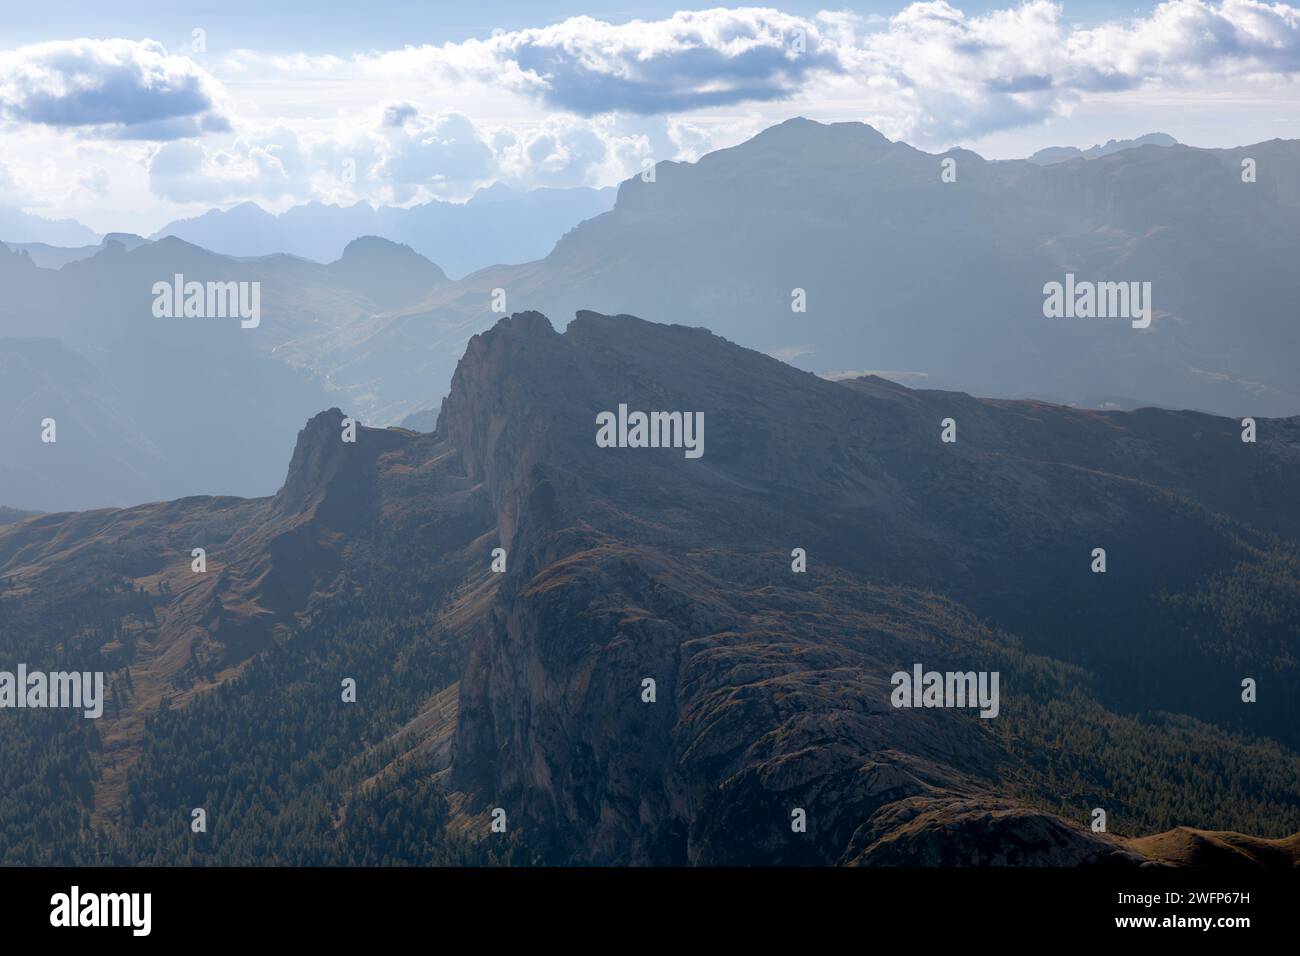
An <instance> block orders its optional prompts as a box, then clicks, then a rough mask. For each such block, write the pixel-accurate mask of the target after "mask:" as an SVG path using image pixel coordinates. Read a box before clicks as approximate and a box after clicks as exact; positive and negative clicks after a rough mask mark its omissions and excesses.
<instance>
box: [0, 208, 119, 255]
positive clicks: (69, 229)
mask: <svg viewBox="0 0 1300 956" xmlns="http://www.w3.org/2000/svg"><path fill="white" fill-rule="evenodd" d="M0 241H4V242H7V243H24V242H35V243H44V244H47V245H52V246H68V247H76V246H88V245H93V244H94V243H96V242H98V241H99V235H98V234H97V233H96V232H95V231H94V230H92V229H88V228H86V227H85V226H83V225H82V224H81V223H79V222H77V221H76V220H75V219H48V218H46V217H44V216H37V215H34V214H32V213H28V212H23V211H22V210H21V209H15V208H13V207H12V206H0Z"/></svg>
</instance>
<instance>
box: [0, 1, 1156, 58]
mask: <svg viewBox="0 0 1300 956" xmlns="http://www.w3.org/2000/svg"><path fill="white" fill-rule="evenodd" d="M715 5H719V6H721V5H725V4H702V5H691V4H683V3H681V2H674V0H643V2H628V0H618V2H614V3H606V2H600V0H590V2H586V3H573V2H563V3H555V2H551V0H500V2H493V0H484V2H466V0H457V2H453V3H443V2H427V0H426V2H416V0H400V2H394V0H374V2H365V3H359V2H337V0H323V2H310V0H275V2H268V0H261V2H257V0H227V2H208V3H184V2H167V3H159V2H156V0H150V2H132V3H130V4H129V7H130V9H126V10H122V9H114V8H120V7H123V6H127V4H121V3H107V2H104V0H76V2H67V0H53V2H49V3H17V2H12V3H9V4H6V7H7V9H6V10H5V14H4V17H3V20H0V46H6V47H9V46H19V45H22V44H25V43H35V42H38V41H40V40H48V39H51V38H53V37H55V36H59V37H64V38H70V37H75V36H96V37H107V36H140V37H146V36H147V37H153V38H155V39H159V40H164V42H165V41H166V40H167V39H168V38H172V39H173V40H175V41H176V42H179V41H180V40H182V39H183V38H188V37H189V34H190V30H191V29H193V28H194V27H195V26H203V27H206V28H207V29H208V30H209V32H217V33H220V34H221V35H223V36H226V37H229V38H230V42H231V44H232V45H235V46H240V47H246V48H249V49H257V50H265V51H268V52H279V53H283V52H294V51H303V52H308V53H351V52H354V51H357V50H364V49H376V50H381V49H393V48H398V47H402V46H405V45H407V44H420V43H444V42H447V41H459V40H465V39H468V38H470V37H474V36H485V35H487V34H490V33H491V32H492V30H494V29H503V30H521V29H525V28H528V27H542V26H546V25H547V24H549V23H558V22H560V21H562V20H566V19H569V18H570V17H578V16H583V15H586V16H591V17H596V18H598V19H601V20H607V21H609V22H611V23H622V22H626V21H628V20H635V19H642V20H646V19H660V18H663V17H669V16H672V14H673V13H675V12H677V11H678V10H704V9H708V7H709V6H715ZM762 5H768V4H762ZM771 5H773V6H777V7H779V8H780V9H781V10H784V11H786V12H787V13H796V14H802V15H805V16H812V15H814V14H816V13H817V12H818V11H820V10H836V9H851V10H854V11H856V12H858V13H862V14H875V15H877V16H885V17H888V16H891V15H893V14H894V13H897V12H898V10H899V9H900V8H901V7H902V6H903V4H901V3H897V2H890V0H869V2H858V3H851V4H835V3H820V2H816V0H791V2H788V3H777V4H771ZM1008 5H1009V4H1007V3H1002V2H986V0H980V2H971V3H961V4H957V6H960V7H961V9H962V10H964V11H965V12H966V13H968V14H981V13H986V12H988V11H989V10H995V9H1000V8H1003V7H1006V6H1008ZM1152 6H1154V4H1149V3H1143V4H1134V3H1132V2H1129V3H1119V2H1109V0H1093V2H1085V3H1070V4H1068V5H1067V9H1066V17H1067V19H1071V20H1077V21H1080V22H1087V23H1096V22H1100V21H1102V20H1105V19H1107V18H1112V17H1124V16H1132V15H1134V14H1137V13H1141V12H1147V11H1149V10H1150V9H1151V8H1152Z"/></svg>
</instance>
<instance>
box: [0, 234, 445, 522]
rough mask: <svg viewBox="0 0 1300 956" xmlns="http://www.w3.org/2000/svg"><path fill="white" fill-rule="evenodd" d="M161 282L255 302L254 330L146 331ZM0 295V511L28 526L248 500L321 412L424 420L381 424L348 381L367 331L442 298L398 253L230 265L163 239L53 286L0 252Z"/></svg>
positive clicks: (184, 327)
mask: <svg viewBox="0 0 1300 956" xmlns="http://www.w3.org/2000/svg"><path fill="white" fill-rule="evenodd" d="M176 276H180V277H181V280H180V281H181V282H182V283H191V282H198V283H201V284H203V286H204V287H205V288H206V287H207V285H208V284H209V283H220V284H222V286H223V287H224V286H225V284H227V283H235V284H244V286H245V287H246V289H245V291H251V289H252V288H253V286H254V285H256V287H257V292H258V299H257V301H258V304H259V315H258V317H257V320H256V324H255V325H254V324H253V320H251V319H249V320H243V321H241V319H240V318H239V317H238V316H234V317H224V318H222V317H202V318H196V317H185V316H173V317H159V316H157V315H155V312H154V309H155V303H156V300H157V294H156V293H155V291H154V288H155V285H156V284H157V283H159V282H162V283H164V284H165V285H166V286H167V287H169V288H170V287H172V286H173V285H174V283H175V282H176V279H175V277H176ZM0 278H2V279H3V281H4V284H5V289H6V292H7V295H6V296H5V297H4V298H3V300H2V301H0V363H3V364H4V365H5V367H6V369H7V370H8V372H9V374H8V375H7V376H6V377H5V380H4V382H3V386H2V387H3V388H4V389H5V391H6V397H7V398H8V399H9V400H8V401H6V402H5V404H4V405H3V412H0V440H3V441H4V444H5V447H6V450H7V454H6V456H5V458H4V459H3V461H0V495H3V500H4V501H5V503H6V504H8V505H9V506H11V507H29V508H37V509H41V510H56V509H59V508H67V507H69V506H75V507H97V506H103V505H122V504H131V503H138V502H141V501H148V500H155V499H158V498H168V497H177V496H181V495H188V494H196V493H203V492H207V493H212V492H216V491H230V492H235V493H240V494H261V493H265V491H266V490H267V489H270V488H274V487H275V485H276V483H277V482H278V481H279V480H280V477H281V476H282V474H283V468H284V462H285V457H284V456H285V449H286V447H287V445H288V444H289V443H290V442H291V441H292V438H293V435H294V433H295V431H296V430H297V428H298V426H299V425H300V424H301V422H302V420H303V419H304V418H306V417H307V416H309V415H311V414H312V413H313V412H315V411H316V410H318V409H320V408H321V407H324V406H327V405H330V404H332V403H333V402H336V401H338V400H339V399H340V398H343V397H350V398H351V399H352V401H353V404H354V405H355V406H356V407H357V408H358V409H359V410H361V411H363V412H364V413H365V414H366V415H367V416H370V415H375V416H377V417H379V418H380V420H381V421H382V420H386V419H396V418H400V417H401V416H402V415H403V414H405V413H407V412H409V411H411V410H413V409H414V408H416V407H418V406H419V404H421V403H427V402H428V401H429V400H430V393H428V392H424V393H421V394H420V397H419V399H418V400H417V401H412V402H411V403H409V404H405V405H404V404H401V403H398V404H397V405H396V406H394V407H393V408H391V409H385V407H384V402H385V399H384V397H383V393H382V390H381V389H378V388H376V387H375V386H374V385H373V383H372V382H370V381H367V380H366V379H365V378H363V377H362V376H364V375H366V374H369V373H368V372H366V371H365V369H364V361H363V359H362V358H358V355H357V343H358V342H359V341H362V342H363V341H364V339H365V337H366V335H367V334H368V331H369V330H370V329H371V327H372V323H373V320H374V317H375V316H379V315H382V314H383V313H384V312H385V311H386V310H388V309H391V308H394V307H397V306H401V305H409V304H410V303H412V302H415V301H419V300H421V299H423V298H425V297H426V296H427V295H428V294H429V292H430V291H431V290H432V289H434V288H436V287H437V286H439V285H442V284H445V283H446V282H447V278H446V276H445V274H444V273H443V272H442V270H441V269H439V268H438V267H437V266H435V265H433V264H432V263H430V262H428V261H427V260H425V259H423V258H421V257H420V256H419V255H417V254H416V253H415V252H413V251H412V250H411V249H409V248H407V247H404V246H398V245H395V244H393V243H390V242H388V241H387V240H382V239H377V238H374V237H366V238H362V239H358V240H356V241H354V242H353V243H350V244H349V245H348V247H347V249H345V250H344V253H343V255H342V256H341V257H340V258H339V259H338V260H337V261H336V262H333V263H330V264H328V265H318V264H316V263H313V262H308V261H306V260H303V259H296V258H293V257H290V256H271V257H267V258H264V259H253V260H234V259H230V258H227V257H222V256H216V255H213V254H212V253H209V252H206V251H204V250H202V249H199V248H197V247H195V246H191V245H188V244H186V243H184V242H181V241H180V240H177V239H164V240H161V241H159V242H154V243H150V242H141V243H138V244H136V245H135V247H134V248H131V249H128V248H127V246H126V245H125V244H123V243H122V242H118V241H107V242H106V243H105V245H104V246H103V248H102V249H100V250H99V251H98V252H97V253H96V254H95V255H93V256H91V257H89V258H86V259H82V260H79V261H73V262H69V263H67V264H65V265H63V266H62V267H61V268H59V269H58V270H51V269H42V268H40V267H38V266H37V265H36V263H35V262H34V261H33V257H32V256H31V255H29V254H27V253H26V252H24V251H21V250H20V251H6V250H3V249H0ZM169 298H170V297H169ZM248 298H249V299H250V300H251V296H249V297H248ZM204 306H205V308H206V298H205V301H204ZM244 324H247V325H248V326H249V327H241V326H242V325H244ZM38 340H39V341H42V342H45V343H47V344H46V345H45V346H41V347H39V348H38V347H37V346H36V345H35V344H34V343H35V342H36V341H38ZM72 343H75V350H74V346H73V345H72ZM56 354H57V355H58V356H62V358H60V359H59V360H58V361H55V360H54V356H55V355H56ZM335 356H338V357H337V358H335ZM433 394H436V392H434V393H433ZM46 418H52V419H54V420H55V422H56V423H58V426H59V427H60V428H61V429H62V432H61V434H60V435H59V437H58V441H57V442H56V443H54V444H46V443H43V442H42V441H41V430H40V423H41V422H42V421H43V420H44V419H46ZM92 462H93V463H94V464H93V466H92Z"/></svg>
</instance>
